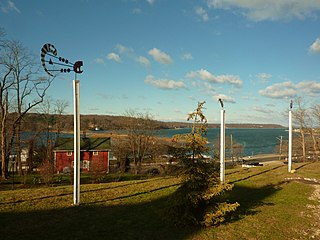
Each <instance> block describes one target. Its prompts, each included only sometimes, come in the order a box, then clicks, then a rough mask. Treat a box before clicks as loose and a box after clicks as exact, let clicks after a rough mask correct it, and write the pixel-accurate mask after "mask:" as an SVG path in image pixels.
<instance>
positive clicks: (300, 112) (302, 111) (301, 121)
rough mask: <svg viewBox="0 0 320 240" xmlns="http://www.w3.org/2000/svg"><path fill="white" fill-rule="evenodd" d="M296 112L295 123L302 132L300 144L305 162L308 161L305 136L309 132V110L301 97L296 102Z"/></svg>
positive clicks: (294, 115)
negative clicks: (307, 121)
mask: <svg viewBox="0 0 320 240" xmlns="http://www.w3.org/2000/svg"><path fill="white" fill-rule="evenodd" d="M295 103H296V104H295V105H296V106H297V107H296V110H294V111H293V112H292V113H293V121H294V122H295V123H296V124H298V126H299V130H300V140H301V141H300V143H301V149H302V159H303V161H305V160H306V157H307V154H306V138H305V134H306V132H307V123H306V120H307V109H306V108H305V106H304V103H303V100H302V98H301V97H299V98H297V99H296V101H295Z"/></svg>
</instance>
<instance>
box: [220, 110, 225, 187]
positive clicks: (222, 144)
mask: <svg viewBox="0 0 320 240" xmlns="http://www.w3.org/2000/svg"><path fill="white" fill-rule="evenodd" d="M224 155H225V110H223V109H222V110H221V126H220V181H221V183H222V184H223V183H224V182H225V180H224V172H225V170H224V168H225V161H224V160H225V156H224Z"/></svg>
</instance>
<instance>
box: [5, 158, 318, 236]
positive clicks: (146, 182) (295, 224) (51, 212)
mask: <svg viewBox="0 0 320 240" xmlns="http://www.w3.org/2000/svg"><path fill="white" fill-rule="evenodd" d="M294 168H295V169H297V172H296V173H294V174H289V173H287V166H285V165H273V166H265V167H258V168H251V169H242V168H235V169H229V170H228V171H227V173H226V180H227V181H228V182H232V183H233V184H234V189H233V191H232V192H231V193H228V195H226V196H225V197H226V198H227V199H228V200H229V201H230V202H235V201H237V202H239V203H240V207H239V208H238V210H237V211H236V212H235V213H234V214H233V215H232V216H230V218H228V220H227V222H226V223H224V224H222V225H219V226H216V227H211V228H197V227H189V228H181V227H175V226H173V225H172V224H170V222H168V221H165V220H163V219H164V217H163V214H164V211H163V209H164V208H165V206H166V202H167V199H168V197H170V195H171V194H172V193H173V192H174V191H175V189H177V187H178V183H179V182H178V179H176V178H173V177H159V178H151V179H143V180H130V181H121V182H111V183H101V184H85V185H82V186H81V198H80V200H81V204H80V205H79V206H72V203H73V188H72V186H56V187H45V186H37V188H34V187H33V188H29V189H28V188H24V189H23V188H22V189H17V190H1V189H2V188H0V237H1V239H2V240H5V239H129V240H130V239H199V240H200V239H201V240H202V239H224V240H226V239H231V240H233V239H237V240H238V239H259V240H260V239H308V238H309V237H307V236H305V235H304V234H303V233H304V232H308V229H309V228H310V226H311V225H312V221H313V218H312V213H311V209H309V208H306V205H307V204H315V203H314V202H313V201H311V200H309V199H308V197H309V196H310V195H311V193H312V191H313V186H311V185H309V184H306V183H302V182H296V181H289V182H288V181H285V178H287V177H310V178H318V179H319V178H320V176H319V174H318V169H320V164H319V163H300V164H294Z"/></svg>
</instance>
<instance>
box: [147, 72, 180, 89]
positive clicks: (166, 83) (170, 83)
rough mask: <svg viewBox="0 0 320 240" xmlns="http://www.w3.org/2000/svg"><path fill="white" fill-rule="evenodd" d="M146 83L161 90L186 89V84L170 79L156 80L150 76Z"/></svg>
mask: <svg viewBox="0 0 320 240" xmlns="http://www.w3.org/2000/svg"><path fill="white" fill-rule="evenodd" d="M144 82H145V83H147V84H150V85H152V86H154V87H156V88H161V89H179V88H186V86H185V84H184V82H182V81H174V80H169V79H155V78H154V77H153V76H152V75H148V76H147V77H146V79H145V80H144Z"/></svg>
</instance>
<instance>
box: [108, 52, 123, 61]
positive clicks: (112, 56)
mask: <svg viewBox="0 0 320 240" xmlns="http://www.w3.org/2000/svg"><path fill="white" fill-rule="evenodd" d="M107 58H108V59H109V60H112V61H115V62H118V63H120V62H121V58H120V56H119V55H118V54H116V53H113V52H112V53H109V54H108V55H107Z"/></svg>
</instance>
